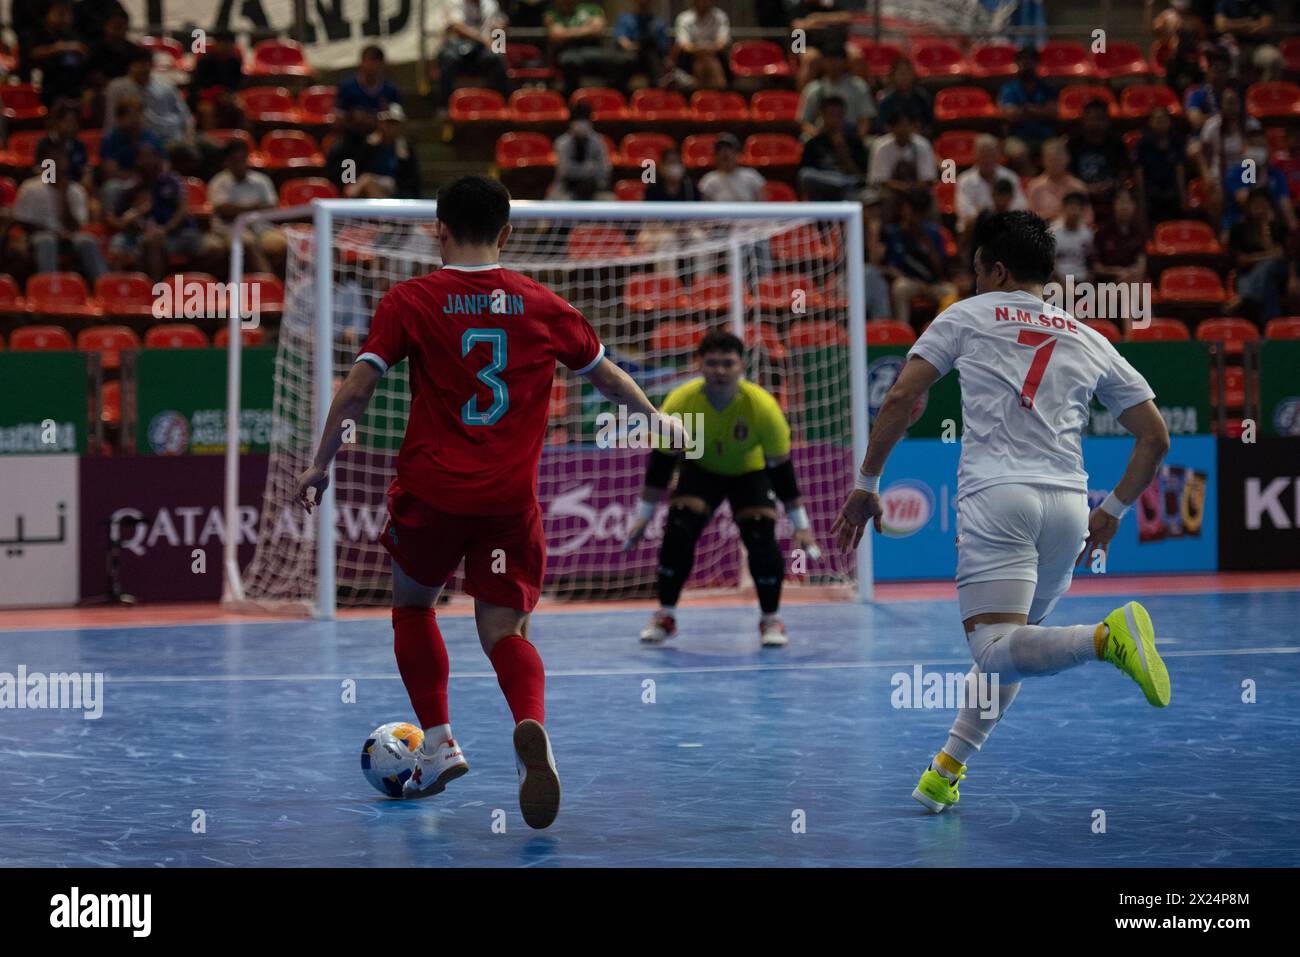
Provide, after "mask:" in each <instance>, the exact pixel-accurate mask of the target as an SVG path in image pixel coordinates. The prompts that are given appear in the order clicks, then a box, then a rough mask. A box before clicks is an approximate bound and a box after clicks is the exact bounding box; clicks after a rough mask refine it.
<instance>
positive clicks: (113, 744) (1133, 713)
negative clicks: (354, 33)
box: [0, 591, 1300, 867]
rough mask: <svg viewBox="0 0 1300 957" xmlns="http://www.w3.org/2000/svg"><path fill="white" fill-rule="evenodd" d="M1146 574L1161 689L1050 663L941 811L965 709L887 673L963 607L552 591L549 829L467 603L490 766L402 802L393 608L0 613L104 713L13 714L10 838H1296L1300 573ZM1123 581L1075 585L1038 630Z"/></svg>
mask: <svg viewBox="0 0 1300 957" xmlns="http://www.w3.org/2000/svg"><path fill="white" fill-rule="evenodd" d="M1133 597H1139V598H1141V599H1142V600H1143V601H1144V603H1145V604H1146V605H1147V607H1148V608H1149V609H1150V611H1151V613H1152V616H1153V618H1154V620H1155V622H1156V627H1157V630H1158V632H1159V633H1160V634H1161V635H1162V640H1161V645H1160V646H1161V651H1162V654H1164V655H1166V656H1167V661H1168V664H1169V668H1170V672H1171V675H1172V681H1173V702H1172V704H1171V705H1170V707H1169V708H1167V709H1165V710H1163V711H1157V710H1156V709H1154V708H1151V707H1150V706H1148V705H1147V704H1146V702H1145V700H1144V699H1143V697H1142V695H1141V692H1140V691H1139V690H1138V688H1137V686H1136V685H1134V684H1132V683H1131V682H1130V681H1128V679H1126V678H1124V677H1123V676H1121V675H1120V674H1119V673H1118V672H1117V671H1115V670H1114V669H1113V668H1112V667H1111V666H1109V665H1104V664H1089V665H1087V666H1085V667H1083V668H1080V669H1077V670H1075V671H1071V672H1068V673H1066V674H1062V675H1058V676H1055V677H1050V678H1040V679H1030V680H1029V681H1028V682H1027V683H1026V685H1025V687H1024V689H1023V690H1022V691H1021V694H1020V697H1019V699H1018V700H1017V701H1016V703H1015V705H1014V707H1013V708H1012V709H1011V710H1010V711H1009V712H1008V714H1007V716H1006V717H1005V718H1004V720H1003V722H1002V724H1001V725H1000V726H999V727H998V729H997V731H996V732H995V734H994V736H993V737H992V738H991V739H990V741H989V743H988V745H987V746H986V747H985V750H984V752H983V753H982V754H978V755H976V756H975V757H974V758H973V759H972V761H971V765H970V774H969V777H968V778H967V779H966V781H965V782H964V784H963V786H962V795H963V797H962V801H961V804H960V805H959V806H958V808H957V809H956V810H955V811H951V812H949V813H946V814H944V815H942V816H940V817H932V816H929V815H927V814H925V813H924V812H923V811H922V809H921V808H920V806H919V805H917V804H915V803H914V802H913V801H912V799H911V797H910V794H911V791H912V787H913V786H914V784H915V782H916V778H917V776H918V774H919V773H920V771H921V769H922V768H923V767H924V766H925V764H926V762H927V760H928V759H929V757H930V756H931V754H932V753H933V752H934V751H935V750H936V749H937V748H938V747H939V746H941V745H942V744H943V742H944V740H945V735H946V732H947V728H948V725H949V723H950V721H951V718H952V712H951V711H949V710H943V709H929V710H926V709H916V710H909V709H898V708H895V707H894V706H893V705H892V704H891V696H892V693H893V691H894V684H893V682H892V678H893V676H894V675H895V674H897V673H900V672H901V673H905V674H908V675H911V673H912V669H913V666H914V665H920V666H922V667H923V668H924V669H926V670H927V671H937V672H964V671H966V670H967V668H968V667H969V658H968V655H967V651H966V646H965V641H964V637H963V635H962V633H961V630H960V626H959V624H958V623H957V620H956V619H957V613H956V605H955V603H954V602H897V603H891V604H883V605H878V606H875V607H863V606H858V605H852V604H817V605H806V606H799V605H794V606H790V607H788V608H787V609H786V623H787V626H788V628H789V630H790V634H791V643H790V646H789V647H788V648H786V649H783V650H760V649H759V648H758V647H757V638H756V631H755V620H756V616H757V612H756V610H749V609H742V610H736V609H730V608H728V609H690V608H686V609H683V612H682V616H681V618H680V620H679V625H680V626H681V629H682V632H681V636H680V637H679V638H678V639H677V640H676V641H675V642H674V643H673V645H672V646H671V647H662V648H644V647H641V646H640V644H639V643H638V641H637V639H636V635H637V631H638V630H639V628H640V627H641V625H642V624H643V619H644V614H643V613H642V612H633V611H622V610H611V611H608V612H570V613H565V612H564V611H563V610H562V607H563V606H561V605H557V604H556V603H553V602H544V603H543V606H542V609H543V610H542V611H541V612H540V613H539V614H538V615H537V617H536V618H535V620H534V623H533V633H532V638H533V640H534V641H535V643H536V644H537V645H538V647H539V648H540V650H541V653H542V656H543V658H544V660H545V661H546V664H547V668H548V672H549V674H550V678H549V683H548V702H547V711H548V720H547V725H548V727H549V729H550V732H551V735H552V740H553V743H554V747H555V751H556V757H557V762H558V765H559V769H560V775H561V779H562V782H563V787H564V803H563V806H562V809H561V812H560V816H559V819H558V820H557V822H556V823H555V825H554V826H552V827H551V828H550V829H549V830H548V831H544V832H535V831H530V830H529V829H528V828H527V827H526V826H525V825H524V823H523V821H522V819H521V818H520V815H519V809H518V805H517V803H516V788H517V783H516V776H515V769H514V761H513V757H512V751H511V749H510V731H511V722H510V717H509V713H508V711H507V709H506V707H505V703H504V701H503V699H502V697H501V694H500V691H499V690H498V688H497V684H496V680H495V676H494V674H493V672H492V670H491V668H490V666H489V665H488V663H487V661H486V659H485V658H484V657H483V654H482V652H481V651H480V649H479V647H478V643H477V639H476V638H474V637H473V634H472V628H473V624H472V620H471V619H470V618H465V617H447V618H445V619H444V620H443V631H444V634H445V635H446V637H447V643H448V648H449V651H450V654H451V659H452V669H453V673H452V680H451V692H450V693H451V706H452V727H453V730H454V732H455V735H456V738H457V740H458V741H459V742H460V743H461V744H462V746H463V747H464V748H465V751H466V755H467V757H468V758H469V761H470V764H471V766H472V770H471V772H470V774H468V775H467V776H465V777H463V778H461V779H460V780H459V781H456V782H454V783H453V784H452V785H451V786H450V787H449V788H448V790H447V791H446V792H445V793H444V794H442V795H441V796H439V797H436V798H432V799H429V800H425V801H416V802H410V803H403V802H400V801H390V800H386V799H384V798H382V797H380V796H379V795H378V794H377V793H376V792H374V791H372V790H371V789H370V787H369V786H368V785H367V784H366V782H365V780H364V779H363V778H362V775H361V771H360V769H359V751H360V748H361V745H362V742H363V740H364V738H365V737H366V735H367V733H368V732H369V731H370V730H371V729H372V728H374V727H375V726H377V725H379V724H381V723H383V722H386V721H393V720H407V719H409V718H410V709H409V705H408V702H407V700H406V696H405V693H404V690H403V688H402V684H401V682H400V681H399V680H398V678H397V674H396V667H395V664H394V662H393V657H392V649H391V629H390V626H389V624H388V622H387V620H386V619H385V618H377V619H373V620H346V621H339V622H334V623H320V622H306V621H293V622H281V623H270V624H265V623H249V624H240V625H224V624H220V625H205V626H191V627H167V628H161V627H160V628H136V629H129V630H126V629H123V630H119V629H112V628H104V629H87V630H81V631H40V632H35V631H25V632H6V633H0V672H9V673H11V674H12V673H16V671H17V669H18V666H19V665H25V666H26V668H27V669H28V671H29V672H66V671H85V672H103V673H104V674H105V675H106V682H105V686H104V705H103V708H104V710H103V717H102V718H100V719H99V720H93V721H87V720H85V719H84V718H83V717H82V714H81V713H80V712H78V711H72V710H5V711H0V833H3V835H4V841H3V842H2V843H0V864H3V865H8V866H14V865H20V866H24V865H73V866H84V865H92V866H93V865H103V866H128V865H133V866H158V867H176V866H216V867H220V866H230V865H235V866H248V865H270V866H281V865H284V866H290V865H341V866H390V867H392V866H403V867H405V866H413V865H429V866H448V865H459V866H463V865H504V866H550V865H614V866H627V865H666V866H675V865H685V866H721V865H742V866H749V865H795V866H838V865H874V866H887V867H907V866H913V865H928V866H936V865H938V866H972V865H991V866H1004V865H1009V866H1015V865H1036V866H1037V865H1046V866H1063V867H1064V866H1068V867H1091V866H1104V865H1120V866H1123V865H1141V866H1146V867H1153V866H1154V867H1194V866H1204V865H1220V866H1225V865H1226V866H1246V865H1250V866H1265V865H1293V864H1295V863H1296V862H1297V860H1300V810H1298V809H1297V808H1296V802H1295V800H1294V791H1295V789H1294V783H1293V782H1292V781H1291V778H1290V775H1289V774H1286V773H1282V771H1281V770H1280V769H1282V768H1285V767H1288V766H1290V765H1292V764H1293V763H1294V762H1295V760H1296V758H1297V756H1298V754H1300V626H1298V624H1297V623H1298V622H1300V593H1297V592H1294V591H1290V592H1280V591H1279V592H1263V593H1251V594H1243V593H1235V594H1208V595H1193V596H1185V595H1184V596H1162V595H1159V594H1152V595H1137V596H1133ZM1118 603H1119V600H1118V599H1110V598H1103V597H1081V598H1067V599H1065V600H1064V601H1062V602H1061V605H1060V606H1059V608H1058V609H1057V611H1056V613H1055V614H1054V615H1053V616H1052V619H1051V620H1050V621H1049V624H1068V623H1072V622H1095V621H1098V620H1100V619H1101V618H1102V617H1103V616H1104V615H1105V614H1106V613H1107V612H1108V611H1110V610H1111V608H1113V607H1114V606H1115V605H1116V604H1118ZM346 679H354V680H355V681H356V695H357V701H356V703H352V704H348V703H344V702H343V701H342V698H343V693H344V689H343V682H344V681H345V680H346ZM647 682H653V686H650V685H647V684H646V683H647ZM1243 683H1253V687H1254V689H1255V695H1256V699H1255V701H1256V703H1253V704H1252V703H1243V700H1242V698H1243ZM651 687H652V689H653V699H654V701H653V703H647V701H646V700H645V699H646V698H648V697H649V696H650V695H649V693H648V691H649V689H650V688H651ZM497 809H500V810H501V811H503V812H504V816H503V818H502V815H500V814H497V815H495V817H496V818H497V819H498V820H500V819H503V820H504V823H505V833H496V832H494V829H493V821H494V811H496V810H497ZM196 810H201V811H203V812H204V815H205V818H206V831H205V832H204V833H194V832H193V829H192V826H191V825H192V821H193V820H194V812H195V811H196ZM1098 812H1104V833H1098V823H1097V822H1099V821H1101V820H1102V815H1101V814H1099V813H1098ZM800 822H802V828H800V827H799V826H798V825H799V824H800ZM497 830H498V831H499V830H500V828H499V827H498V828H497ZM800 831H802V833H800Z"/></svg>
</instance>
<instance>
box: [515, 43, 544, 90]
mask: <svg viewBox="0 0 1300 957" xmlns="http://www.w3.org/2000/svg"><path fill="white" fill-rule="evenodd" d="M555 75H556V74H555V69H554V68H553V67H551V66H548V65H547V62H546V54H545V53H543V52H542V50H541V48H540V47H536V46H533V45H532V44H531V43H517V42H514V41H511V42H510V43H507V44H506V76H507V77H508V78H509V79H510V82H511V83H514V84H519V83H538V82H542V83H545V82H549V81H550V80H553V79H555Z"/></svg>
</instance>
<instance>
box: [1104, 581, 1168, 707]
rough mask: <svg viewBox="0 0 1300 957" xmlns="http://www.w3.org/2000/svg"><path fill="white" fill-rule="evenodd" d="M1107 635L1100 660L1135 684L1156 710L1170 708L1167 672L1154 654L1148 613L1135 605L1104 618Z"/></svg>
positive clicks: (1154, 644)
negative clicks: (1103, 660) (1168, 705)
mask: <svg viewBox="0 0 1300 957" xmlns="http://www.w3.org/2000/svg"><path fill="white" fill-rule="evenodd" d="M1105 624H1106V628H1107V629H1108V630H1109V631H1110V635H1109V636H1108V637H1107V638H1106V647H1105V649H1104V651H1103V653H1102V657H1103V658H1104V659H1105V660H1106V661H1109V662H1110V663H1111V664H1112V665H1114V666H1115V667H1116V668H1118V669H1119V670H1120V671H1122V672H1124V674H1126V675H1128V676H1129V677H1130V678H1132V679H1133V680H1134V681H1136V682H1137V683H1138V687H1140V688H1141V689H1142V693H1143V694H1144V695H1146V696H1147V701H1149V702H1151V704H1153V705H1155V706H1156V707H1157V708H1163V707H1165V706H1166V705H1167V704H1169V697H1170V687H1169V669H1168V668H1166V667H1165V663H1164V662H1163V661H1162V660H1161V659H1160V653H1159V652H1158V651H1156V630H1155V627H1154V626H1153V625H1152V624H1151V616H1150V615H1148V614H1147V610H1146V609H1145V608H1143V607H1142V606H1141V605H1140V604H1138V603H1137V602H1135V601H1131V602H1129V603H1128V604H1127V605H1125V606H1124V607H1123V608H1116V609H1115V610H1114V611H1112V612H1111V613H1110V614H1109V615H1107V616H1106V622H1105Z"/></svg>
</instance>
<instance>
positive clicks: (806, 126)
mask: <svg viewBox="0 0 1300 957" xmlns="http://www.w3.org/2000/svg"><path fill="white" fill-rule="evenodd" d="M848 62H849V61H848V58H847V57H846V56H845V52H844V44H842V43H840V44H837V45H833V46H831V45H828V46H826V47H825V48H824V49H823V51H822V64H821V68H822V75H821V76H820V77H819V78H818V79H816V80H813V81H812V82H811V83H809V84H808V85H807V86H805V87H804V88H803V92H802V93H801V94H800V96H799V123H800V125H801V126H802V128H803V134H804V136H806V137H811V136H816V135H817V122H818V120H819V118H820V117H821V115H822V114H821V108H822V103H823V102H824V101H825V100H826V99H827V98H828V97H831V96H835V97H838V98H839V100H840V102H841V103H842V104H843V106H844V121H845V123H846V124H848V126H849V127H850V128H851V129H852V130H853V131H854V132H855V134H856V135H857V136H859V137H865V136H866V135H867V131H868V130H869V129H870V128H871V121H872V119H874V118H875V115H876V100H875V97H873V96H872V95H871V88H870V87H869V86H867V81H866V80H864V79H862V77H860V76H855V75H854V74H852V73H850V72H849V69H848Z"/></svg>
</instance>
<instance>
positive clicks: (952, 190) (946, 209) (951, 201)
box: [934, 180, 957, 216]
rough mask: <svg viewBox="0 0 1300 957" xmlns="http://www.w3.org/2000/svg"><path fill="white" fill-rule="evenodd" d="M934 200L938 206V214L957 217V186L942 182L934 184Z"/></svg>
mask: <svg viewBox="0 0 1300 957" xmlns="http://www.w3.org/2000/svg"><path fill="white" fill-rule="evenodd" d="M934 198H935V201H936V202H937V203H938V204H939V212H941V213H943V215H945V216H956V215H957V184H956V183H947V182H944V181H943V180H940V181H939V182H937V183H935V184H934Z"/></svg>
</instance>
